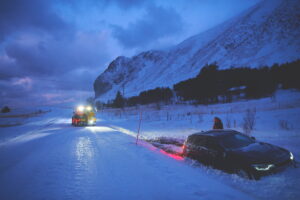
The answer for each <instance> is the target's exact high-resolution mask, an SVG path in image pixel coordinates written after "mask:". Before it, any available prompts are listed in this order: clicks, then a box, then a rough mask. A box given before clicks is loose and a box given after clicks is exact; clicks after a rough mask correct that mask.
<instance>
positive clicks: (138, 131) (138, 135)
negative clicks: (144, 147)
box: [135, 111, 143, 145]
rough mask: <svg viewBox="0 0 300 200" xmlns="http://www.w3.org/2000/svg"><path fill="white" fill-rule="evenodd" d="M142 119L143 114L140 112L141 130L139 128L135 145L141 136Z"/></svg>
mask: <svg viewBox="0 0 300 200" xmlns="http://www.w3.org/2000/svg"><path fill="white" fill-rule="evenodd" d="M142 118H143V112H142V111H141V112H140V121H139V128H138V134H137V135H136V141H135V144H136V145H137V143H138V140H139V136H140V129H141V123H142Z"/></svg>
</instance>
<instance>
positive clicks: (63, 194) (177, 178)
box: [0, 91, 300, 199]
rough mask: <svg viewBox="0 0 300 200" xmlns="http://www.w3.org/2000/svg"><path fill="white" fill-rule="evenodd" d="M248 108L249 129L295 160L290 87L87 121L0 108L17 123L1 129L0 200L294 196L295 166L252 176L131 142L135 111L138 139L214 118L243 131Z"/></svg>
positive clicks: (68, 111) (298, 98) (61, 110)
mask: <svg viewBox="0 0 300 200" xmlns="http://www.w3.org/2000/svg"><path fill="white" fill-rule="evenodd" d="M254 108H255V109H256V124H255V127H254V128H255V129H254V131H253V135H254V136H255V137H256V138H257V139H258V140H262V141H266V142H269V143H272V144H277V145H279V146H282V147H285V148H287V149H289V150H291V151H292V152H293V153H294V154H295V157H296V159H298V158H300V148H299V142H300V133H299V131H300V123H299V119H300V117H299V116H300V115H299V111H300V93H299V92H293V91H281V92H280V94H278V95H277V96H276V97H275V98H266V99H261V100H253V101H248V102H246V101H244V102H237V103H232V104H223V105H221V104H219V105H210V106H197V107H195V106H189V105H186V106H184V105H173V106H162V107H160V108H159V107H157V106H155V105H154V106H145V107H139V108H127V109H125V110H123V111H122V110H116V109H115V110H104V111H101V112H99V113H98V122H97V125H96V126H94V127H72V126H71V125H70V118H71V115H72V108H66V107H51V108H49V107H47V108H38V109H41V110H42V111H49V112H45V113H36V112H37V111H38V109H37V108H35V109H23V110H16V111H13V113H10V114H1V115H0V117H1V124H2V125H5V124H10V125H14V123H15V122H18V124H17V125H15V126H10V127H5V126H2V128H0V161H1V162H0V199H299V197H300V191H299V189H298V188H299V187H298V186H299V184H300V170H299V168H292V167H291V168H288V169H287V170H285V171H283V172H281V173H278V174H275V175H272V176H267V177H263V178H262V179H261V180H259V181H251V180H245V179H243V178H240V177H238V176H237V175H230V174H226V173H223V172H221V171H219V170H215V169H210V168H207V167H203V166H202V165H200V164H198V163H196V162H193V161H191V160H188V159H183V158H181V157H178V156H173V155H170V154H167V153H165V152H164V151H162V150H160V149H158V148H155V147H153V146H152V145H151V144H149V143H147V142H144V141H142V140H141V141H139V143H138V145H135V136H136V132H137V129H138V123H139V118H140V113H141V111H142V123H141V132H140V133H141V138H142V139H151V138H155V137H160V136H167V137H175V138H181V139H184V138H186V137H187V136H188V135H189V134H191V133H194V132H197V131H200V130H207V129H210V128H211V126H212V120H213V117H214V116H218V117H220V118H221V119H222V120H223V123H224V125H225V127H226V126H227V125H228V126H229V125H230V128H232V129H237V130H240V131H242V128H241V125H242V118H243V117H244V114H245V110H246V109H254ZM26 113H27V114H28V113H31V114H30V115H24V114H26ZM32 113H36V114H32ZM179 151H180V148H179Z"/></svg>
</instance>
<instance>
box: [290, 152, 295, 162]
mask: <svg viewBox="0 0 300 200" xmlns="http://www.w3.org/2000/svg"><path fill="white" fill-rule="evenodd" d="M290 159H291V160H294V155H293V154H292V152H290Z"/></svg>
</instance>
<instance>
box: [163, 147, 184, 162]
mask: <svg viewBox="0 0 300 200" xmlns="http://www.w3.org/2000/svg"><path fill="white" fill-rule="evenodd" d="M159 152H160V153H162V154H164V155H166V156H169V157H170V158H173V159H175V160H183V157H182V156H180V155H176V154H171V153H167V152H165V151H164V150H162V149H160V150H159Z"/></svg>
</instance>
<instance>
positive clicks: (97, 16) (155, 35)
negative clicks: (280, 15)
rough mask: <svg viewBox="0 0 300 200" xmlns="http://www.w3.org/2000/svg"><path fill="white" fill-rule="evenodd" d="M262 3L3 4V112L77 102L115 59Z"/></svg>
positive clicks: (98, 0) (55, 0)
mask: <svg viewBox="0 0 300 200" xmlns="http://www.w3.org/2000/svg"><path fill="white" fill-rule="evenodd" d="M258 1H259V0H26V1H25V0H1V1H0V107H2V106H4V105H9V106H16V107H18V106H24V105H42V104H55V103H61V102H78V101H83V100H85V99H86V98H88V97H91V96H93V95H94V94H93V82H94V80H95V79H96V77H97V76H98V75H99V74H100V73H101V72H103V71H104V70H105V68H106V67H107V66H108V64H109V63H110V62H111V61H112V60H113V59H114V58H116V57H117V56H119V55H125V56H132V55H135V54H137V53H139V52H141V51H145V50H148V49H165V48H168V47H170V46H172V45H176V44H177V43H179V42H180V41H182V40H184V39H186V38H188V37H190V36H192V35H195V34H198V33H200V32H202V31H205V30H207V29H209V28H211V27H213V26H215V25H217V24H219V23H221V22H223V21H225V20H227V19H229V18H230V17H233V16H234V15H236V14H238V13H239V12H242V11H243V10H245V9H247V8H248V7H250V6H252V5H254V4H255V3H257V2H258Z"/></svg>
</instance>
